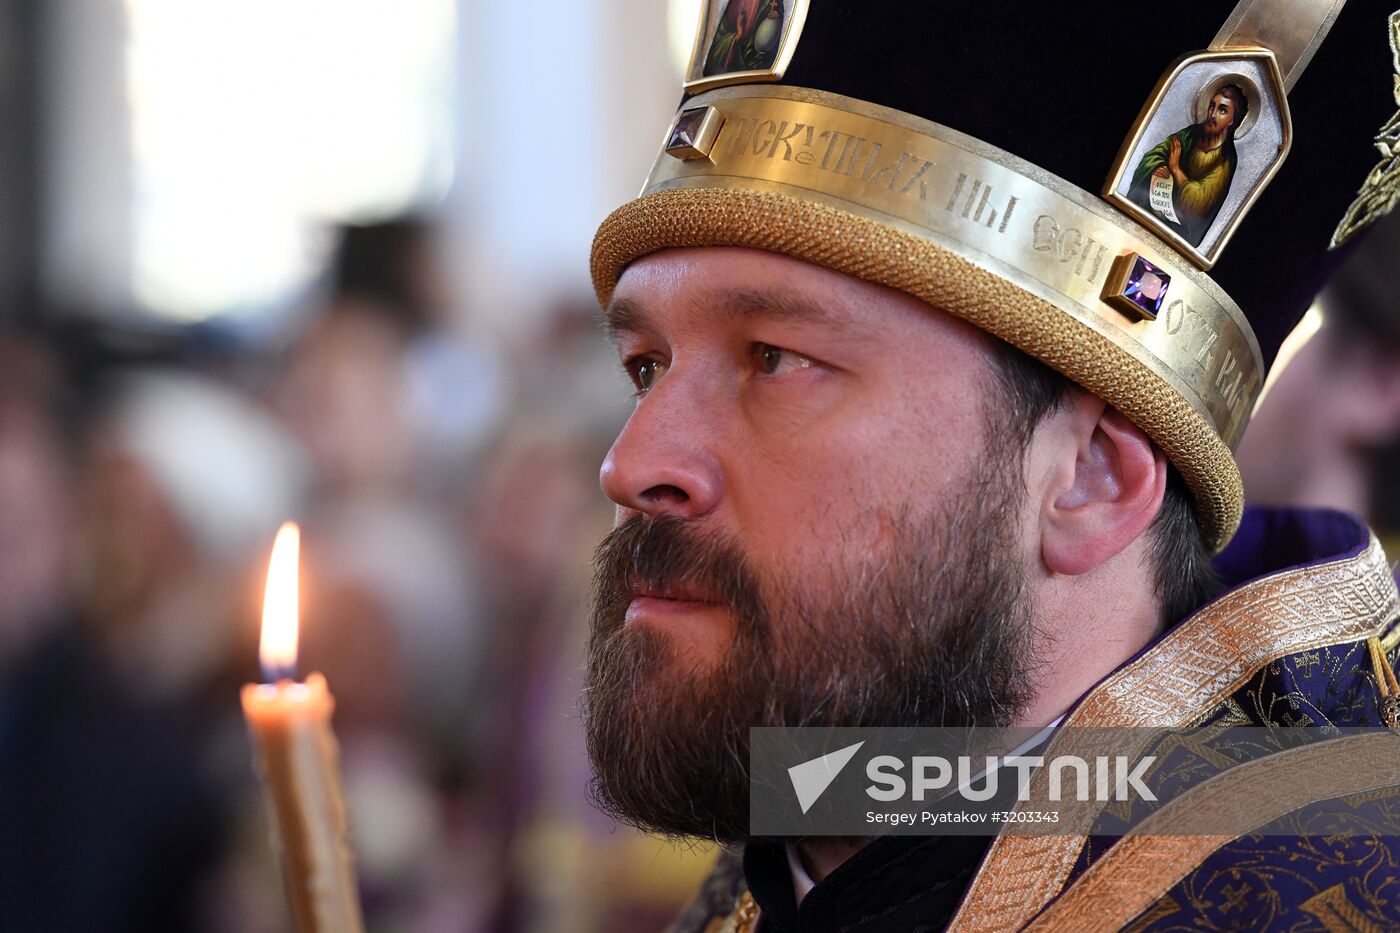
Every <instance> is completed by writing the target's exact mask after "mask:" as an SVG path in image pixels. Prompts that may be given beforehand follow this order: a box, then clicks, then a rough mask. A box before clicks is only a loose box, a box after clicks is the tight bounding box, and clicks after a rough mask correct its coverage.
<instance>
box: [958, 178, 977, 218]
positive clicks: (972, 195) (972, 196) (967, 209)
mask: <svg viewBox="0 0 1400 933" xmlns="http://www.w3.org/2000/svg"><path fill="white" fill-rule="evenodd" d="M980 190H982V182H980V181H978V180H977V179H976V178H974V179H972V190H971V191H969V192H968V193H967V200H966V201H965V202H963V209H962V214H961V216H962V217H966V216H967V215H968V214H970V213H971V212H972V202H973V201H975V200H977V192H978V191H980Z"/></svg>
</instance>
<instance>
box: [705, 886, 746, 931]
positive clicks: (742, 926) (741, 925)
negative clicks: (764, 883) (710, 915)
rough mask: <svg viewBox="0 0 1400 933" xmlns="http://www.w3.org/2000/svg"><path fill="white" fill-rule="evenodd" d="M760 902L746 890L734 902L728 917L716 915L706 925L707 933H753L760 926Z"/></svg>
mask: <svg viewBox="0 0 1400 933" xmlns="http://www.w3.org/2000/svg"><path fill="white" fill-rule="evenodd" d="M758 914H759V910H758V903H757V902H756V901H755V900H754V899H753V895H752V894H750V893H749V892H748V891H747V890H745V891H744V892H743V893H742V894H740V895H739V898H738V900H736V901H735V902H734V910H733V911H731V912H730V914H729V916H727V917H715V918H714V919H713V920H711V921H710V922H709V923H708V924H707V925H706V927H705V933H753V931H754V930H755V929H757V927H758Z"/></svg>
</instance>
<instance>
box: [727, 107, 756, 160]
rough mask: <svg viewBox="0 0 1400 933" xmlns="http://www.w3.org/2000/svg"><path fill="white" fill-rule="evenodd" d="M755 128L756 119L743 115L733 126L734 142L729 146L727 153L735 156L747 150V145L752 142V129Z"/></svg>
mask: <svg viewBox="0 0 1400 933" xmlns="http://www.w3.org/2000/svg"><path fill="white" fill-rule="evenodd" d="M757 128H758V121H757V120H750V119H749V118H748V117H744V118H743V119H742V120H740V121H739V123H738V124H737V126H736V127H735V131H734V142H733V144H731V145H730V147H729V154H730V155H731V156H736V155H739V154H740V153H741V152H744V151H745V150H747V149H748V147H749V145H750V144H751V143H752V142H753V134H754V130H756V129H757Z"/></svg>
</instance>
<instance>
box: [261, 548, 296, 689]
mask: <svg viewBox="0 0 1400 933" xmlns="http://www.w3.org/2000/svg"><path fill="white" fill-rule="evenodd" d="M300 550H301V529H300V528H298V527H297V524H296V522H287V523H286V524H284V525H283V526H282V527H281V528H279V529H278V530H277V539H276V540H275V541H274V542H273V544H272V560H271V561H270V562H269V563H268V567H267V590H266V592H265V593H264V595H263V617H262V643H261V644H260V645H259V648H258V660H259V661H261V662H262V668H263V671H264V673H265V675H266V677H267V679H268V680H280V679H282V678H287V677H291V676H292V674H293V673H294V672H295V670H296V666H297V628H298V619H297V556H298V553H299V551H300Z"/></svg>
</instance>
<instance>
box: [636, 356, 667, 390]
mask: <svg viewBox="0 0 1400 933" xmlns="http://www.w3.org/2000/svg"><path fill="white" fill-rule="evenodd" d="M628 369H630V370H631V373H632V384H633V385H635V386H636V387H637V391H638V392H646V391H648V390H649V389H650V388H651V387H652V386H654V385H656V380H658V379H660V378H661V374H662V373H664V372H665V371H666V364H665V363H663V362H661V361H660V360H653V359H640V360H635V361H633V362H632V363H631V364H630V365H629V366H628Z"/></svg>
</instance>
